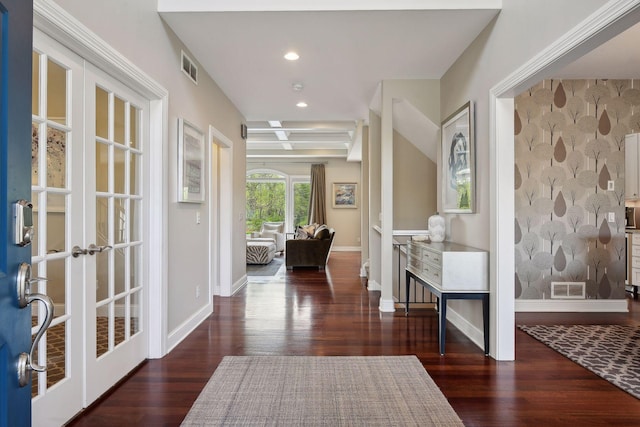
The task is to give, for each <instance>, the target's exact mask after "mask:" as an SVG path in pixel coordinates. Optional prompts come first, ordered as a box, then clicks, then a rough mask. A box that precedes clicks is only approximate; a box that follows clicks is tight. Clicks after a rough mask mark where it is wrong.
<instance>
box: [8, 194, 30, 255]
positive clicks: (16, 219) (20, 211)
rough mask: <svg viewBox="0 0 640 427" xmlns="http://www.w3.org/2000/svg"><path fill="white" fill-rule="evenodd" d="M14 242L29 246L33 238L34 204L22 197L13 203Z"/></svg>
mask: <svg viewBox="0 0 640 427" xmlns="http://www.w3.org/2000/svg"><path fill="white" fill-rule="evenodd" d="M13 227H14V228H13V243H15V244H16V245H18V246H28V245H30V244H31V240H32V239H33V204H32V203H31V202H28V201H26V200H24V199H20V200H18V201H17V202H15V203H14V204H13Z"/></svg>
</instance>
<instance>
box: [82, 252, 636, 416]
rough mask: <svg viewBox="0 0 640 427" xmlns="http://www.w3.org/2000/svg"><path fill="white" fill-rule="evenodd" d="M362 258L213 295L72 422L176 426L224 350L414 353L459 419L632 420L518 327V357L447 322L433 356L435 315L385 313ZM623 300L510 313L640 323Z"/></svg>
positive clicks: (627, 407)
mask: <svg viewBox="0 0 640 427" xmlns="http://www.w3.org/2000/svg"><path fill="white" fill-rule="evenodd" d="M359 257H360V254H359V253H347V252H334V253H332V254H331V259H330V262H329V267H328V268H327V270H326V272H319V271H313V270H301V271H297V270H296V271H293V272H286V273H285V274H284V275H283V276H282V277H281V278H280V279H277V280H274V281H272V282H267V281H262V282H258V283H250V284H249V285H248V286H247V287H246V288H245V289H243V290H242V291H241V292H240V293H239V294H237V295H235V296H234V297H231V298H216V299H215V313H214V314H213V315H212V316H211V317H210V318H209V319H207V321H205V322H204V323H203V324H202V325H200V326H199V327H198V328H197V329H196V330H195V331H194V332H193V333H192V334H191V335H190V336H189V337H188V338H187V339H185V340H184V341H183V342H182V343H181V344H180V345H179V346H178V347H177V348H176V349H174V350H173V351H172V352H171V353H170V354H169V355H167V356H166V357H165V358H163V359H161V360H150V361H148V362H147V363H145V364H143V365H142V366H141V367H140V368H139V369H138V370H137V371H136V372H135V373H134V374H133V375H131V376H130V377H129V378H128V379H127V380H126V381H124V382H123V383H122V384H121V385H120V386H119V387H118V388H116V389H115V390H113V391H112V392H111V393H110V394H109V395H108V396H106V397H105V398H103V399H102V400H101V401H100V403H99V404H97V405H94V406H93V407H91V408H90V409H89V410H87V411H85V413H83V414H81V415H80V416H79V417H78V418H76V419H75V420H74V422H73V424H72V425H75V426H92V427H96V426H124V425H126V426H176V425H179V424H180V422H181V421H182V419H183V418H184V416H185V415H186V413H187V412H188V411H189V408H190V407H191V405H192V403H193V402H194V400H195V399H196V397H197V396H198V394H199V393H200V391H201V390H202V388H203V387H204V385H205V384H206V382H207V380H208V379H209V377H210V376H211V374H212V373H213V371H214V370H215V369H216V367H217V366H218V363H220V361H221V360H222V358H223V357H224V356H226V355H267V354H268V355H404V354H415V355H417V356H418V357H419V358H420V360H421V361H422V363H423V365H424V367H425V369H426V370H427V371H428V372H429V375H431V377H432V378H433V379H434V380H435V382H436V383H437V384H438V386H439V387H440V388H441V389H442V391H443V393H444V394H445V396H446V397H447V398H448V399H449V402H450V403H451V405H452V406H453V408H454V409H455V410H456V412H457V413H458V414H459V415H460V417H461V418H462V420H463V421H464V423H465V425H466V426H556V425H558V426H601V425H611V426H614V425H615V426H630V425H640V401H639V400H637V399H635V398H634V397H632V396H630V395H629V394H627V393H625V392H623V391H621V390H619V389H618V388H617V387H615V386H613V385H611V384H609V383H608V382H606V381H604V380H602V379H600V378H599V377H597V376H595V375H594V374H592V373H590V372H589V371H587V370H586V369H584V368H582V367H580V366H578V365H576V364H574V363H573V362H571V361H569V360H568V359H566V358H564V357H562V356H560V355H559V354H558V353H556V352H555V351H553V350H551V349H549V348H548V347H546V346H544V345H543V344H540V343H539V342H538V341H536V340H534V339H533V338H531V337H529V336H528V335H526V334H524V333H523V332H521V331H519V330H517V331H516V336H515V339H516V358H517V361H516V362H496V361H495V360H493V359H491V358H487V357H484V356H483V352H482V351H481V349H480V348H479V347H477V346H476V345H475V344H473V343H472V342H470V341H469V340H468V339H467V338H466V337H465V336H464V335H462V334H461V333H460V332H459V331H458V330H457V329H456V328H454V327H452V326H448V329H447V347H446V349H447V354H446V355H445V356H444V357H440V356H439V355H438V353H437V349H438V344H437V318H436V316H435V313H434V312H433V311H432V310H412V312H411V314H410V316H409V317H405V316H404V314H403V312H401V311H398V312H397V313H395V314H381V313H380V312H379V311H378V299H379V293H378V292H368V291H367V289H366V287H365V286H364V285H363V281H362V279H360V278H359V277H358V273H359V265H360V258H359ZM631 308H632V311H631V314H553V315H548V314H544V315H543V314H526V315H525V314H522V315H518V316H517V321H518V322H520V323H530V324H535V323H542V322H545V323H577V322H580V323H636V324H638V323H640V315H639V312H640V309H639V308H638V303H637V302H632V304H631ZM639 345H640V344H639ZM637 362H638V363H640V361H637ZM380 400H381V403H382V402H383V401H384V396H380Z"/></svg>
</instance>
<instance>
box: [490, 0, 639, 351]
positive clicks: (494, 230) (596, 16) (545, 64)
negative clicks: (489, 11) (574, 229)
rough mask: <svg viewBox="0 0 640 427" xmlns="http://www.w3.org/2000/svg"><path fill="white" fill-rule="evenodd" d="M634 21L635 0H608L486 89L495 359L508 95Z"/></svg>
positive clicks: (502, 345) (509, 344) (510, 319)
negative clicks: (489, 162)
mask: <svg viewBox="0 0 640 427" xmlns="http://www.w3.org/2000/svg"><path fill="white" fill-rule="evenodd" d="M639 21H640V0H611V1H609V2H608V3H606V4H605V5H604V6H602V7H601V8H600V9H598V10H597V11H595V12H594V13H593V14H592V15H591V16H589V17H587V18H586V19H585V20H584V21H582V22H581V23H580V24H578V25H577V26H575V27H574V28H573V29H571V30H570V31H569V32H567V33H566V34H564V35H563V36H562V37H561V38H560V39H558V40H556V42H555V43H553V44H552V45H550V46H549V47H548V48H546V49H544V50H543V51H542V52H540V53H539V54H538V55H536V56H535V57H533V58H532V59H531V60H530V61H528V62H527V63H525V64H524V65H522V66H521V67H520V68H519V69H517V70H516V71H514V72H513V73H511V74H510V75H509V76H508V77H507V78H505V79H504V80H502V81H501V82H500V83H498V84H497V85H495V86H494V87H493V88H492V89H491V90H490V93H489V107H490V117H489V141H490V148H489V150H490V152H489V158H490V161H491V168H490V170H491V176H490V187H489V188H490V191H489V194H490V195H491V203H490V206H491V208H492V211H493V212H492V214H491V224H490V227H491V231H490V236H491V242H490V250H491V254H492V256H491V257H490V258H491V264H490V271H491V284H492V289H491V307H492V316H491V336H492V337H495V338H494V339H492V342H491V354H492V355H493V356H494V357H495V359H497V360H514V359H515V291H514V277H515V260H514V252H515V242H514V227H513V226H511V227H502V229H500V228H499V227H498V225H499V224H513V223H514V220H515V213H514V194H515V188H514V184H513V176H514V168H513V165H514V161H515V158H514V135H513V126H514V125H513V98H514V96H516V95H517V94H519V93H521V92H523V91H524V90H526V89H528V88H529V87H531V86H532V85H534V84H536V83H538V82H539V81H541V80H543V79H545V78H548V77H550V76H553V73H554V72H557V71H559V70H560V69H562V67H564V66H566V65H568V64H569V63H571V62H572V61H574V60H576V59H577V58H579V57H581V56H583V55H584V54H585V53H587V52H589V51H591V50H593V49H594V48H595V47H597V46H599V45H600V44H602V43H604V42H605V41H607V40H609V39H611V38H612V37H614V36H616V35H617V34H619V33H621V32H622V31H624V30H626V29H627V28H629V27H630V26H632V25H633V24H636V23H637V22H639ZM605 77H606V76H605Z"/></svg>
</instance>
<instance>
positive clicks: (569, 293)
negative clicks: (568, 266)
mask: <svg viewBox="0 0 640 427" xmlns="http://www.w3.org/2000/svg"><path fill="white" fill-rule="evenodd" d="M585 291H586V283H585V282H551V299H585V295H586V292H585Z"/></svg>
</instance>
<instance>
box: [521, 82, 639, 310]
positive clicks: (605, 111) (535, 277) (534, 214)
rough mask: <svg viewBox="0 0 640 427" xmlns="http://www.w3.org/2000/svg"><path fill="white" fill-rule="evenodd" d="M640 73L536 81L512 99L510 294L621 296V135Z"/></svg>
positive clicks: (633, 114) (628, 125)
mask: <svg viewBox="0 0 640 427" xmlns="http://www.w3.org/2000/svg"><path fill="white" fill-rule="evenodd" d="M639 87H640V80H545V81H543V82H542V83H540V84H538V85H536V86H534V87H532V88H530V89H529V90H527V91H525V92H524V93H523V94H521V95H519V96H517V97H516V98H515V127H514V130H515V182H514V186H515V193H516V197H515V212H516V218H515V244H516V252H515V262H516V277H515V297H516V299H548V298H550V295H551V282H553V281H562V282H585V283H586V298H587V299H623V298H624V297H625V289H624V282H625V275H626V274H625V273H626V257H625V234H624V233H625V216H624V214H625V211H624V164H625V163H624V147H625V145H624V144H625V135H626V134H628V133H631V132H633V131H637V128H638V119H639V117H640V112H639V108H640V89H638V88H639Z"/></svg>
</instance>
